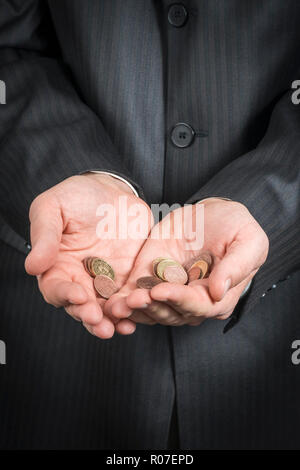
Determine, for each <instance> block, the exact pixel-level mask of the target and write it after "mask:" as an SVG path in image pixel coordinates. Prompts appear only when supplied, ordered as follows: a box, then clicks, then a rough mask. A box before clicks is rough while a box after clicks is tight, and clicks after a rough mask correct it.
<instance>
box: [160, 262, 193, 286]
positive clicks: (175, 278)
mask: <svg viewBox="0 0 300 470" xmlns="http://www.w3.org/2000/svg"><path fill="white" fill-rule="evenodd" d="M163 276H164V279H165V280H166V281H167V282H172V283H176V284H186V282H187V280H188V276H187V273H186V271H185V269H184V268H183V267H182V266H181V265H180V264H178V265H176V266H166V268H165V269H164V273H163Z"/></svg>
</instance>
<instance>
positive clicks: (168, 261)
mask: <svg viewBox="0 0 300 470" xmlns="http://www.w3.org/2000/svg"><path fill="white" fill-rule="evenodd" d="M167 266H180V264H179V263H177V261H174V260H172V259H168V258H164V259H163V260H162V261H160V262H159V263H158V265H157V266H156V275H157V276H158V277H159V278H160V279H162V280H163V281H165V280H166V279H165V277H164V271H165V269H166V267H167Z"/></svg>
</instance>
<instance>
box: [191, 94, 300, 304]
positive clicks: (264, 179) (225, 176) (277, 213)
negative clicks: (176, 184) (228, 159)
mask: <svg viewBox="0 0 300 470" xmlns="http://www.w3.org/2000/svg"><path fill="white" fill-rule="evenodd" d="M291 92H292V90H291V91H287V92H286V93H285V94H283V95H282V97H281V98H280V100H279V101H278V102H277V104H276V106H275V107H274V109H273V113H272V115H271V118H270V122H269V126H268V129H267V132H266V134H265V136H264V138H263V139H262V141H261V142H260V144H259V145H258V146H257V148H255V149H254V150H252V151H251V152H249V153H247V154H246V155H243V156H241V157H239V158H237V159H236V160H234V161H233V162H232V163H231V164H229V165H228V166H226V167H225V168H223V169H222V170H221V171H220V172H219V173H217V174H216V175H215V176H214V177H213V178H212V179H211V180H210V181H208V182H207V184H205V185H204V186H203V187H202V188H201V189H200V190H199V191H198V192H197V193H196V194H194V195H193V196H192V197H191V198H190V199H189V201H188V202H189V203H193V202H195V201H196V200H200V199H204V198H205V197H210V196H220V197H227V198H230V199H233V200H235V201H239V202H241V203H243V204H244V205H245V206H246V207H247V208H248V209H249V211H250V212H251V214H252V215H253V216H254V217H255V219H256V220H257V221H258V222H259V223H260V225H261V226H262V228H263V229H264V230H265V232H266V233H267V235H268V237H269V240H270V250H269V255H268V258H267V261H266V263H265V264H264V265H263V266H262V268H261V269H260V270H259V271H258V273H257V274H256V276H255V278H254V282H253V285H252V287H251V295H249V296H248V297H247V299H246V301H245V302H246V305H245V308H246V306H247V309H250V308H252V307H253V305H254V304H255V303H256V302H257V300H258V299H259V298H260V297H261V296H262V295H264V293H265V292H266V291H267V290H268V289H270V288H272V286H274V285H276V283H277V282H278V281H280V280H283V279H285V278H286V277H287V276H288V275H289V274H290V273H291V272H293V271H295V270H297V269H299V268H300V105H299V106H297V105H295V104H293V103H292V99H291Z"/></svg>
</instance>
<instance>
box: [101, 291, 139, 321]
mask: <svg viewBox="0 0 300 470" xmlns="http://www.w3.org/2000/svg"><path fill="white" fill-rule="evenodd" d="M104 313H105V315H107V316H109V317H114V318H115V319H120V318H128V317H129V316H130V315H131V313H132V309H131V308H130V307H128V305H127V303H126V296H125V295H120V294H119V293H117V294H114V295H112V296H111V297H110V298H109V299H108V300H107V302H106V303H105V305H104Z"/></svg>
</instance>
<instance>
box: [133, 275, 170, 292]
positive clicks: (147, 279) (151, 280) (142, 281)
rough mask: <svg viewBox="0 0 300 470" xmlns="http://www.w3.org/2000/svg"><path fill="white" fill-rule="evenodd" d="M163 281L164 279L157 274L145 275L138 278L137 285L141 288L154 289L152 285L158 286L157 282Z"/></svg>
mask: <svg viewBox="0 0 300 470" xmlns="http://www.w3.org/2000/svg"><path fill="white" fill-rule="evenodd" d="M162 282H164V281H162V280H161V279H158V278H157V277H155V276H144V277H139V278H138V279H137V281H136V286H137V287H138V288H140V289H152V287H154V286H157V284H161V283H162Z"/></svg>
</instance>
